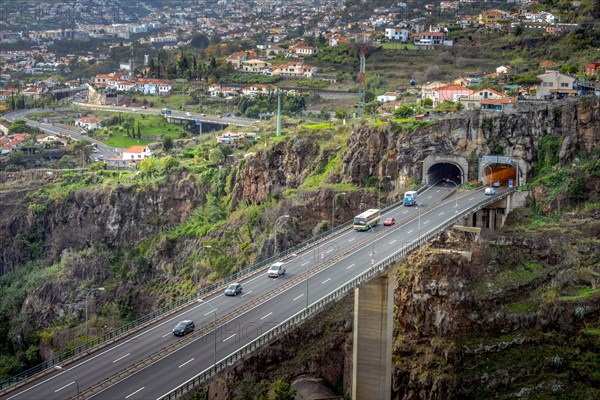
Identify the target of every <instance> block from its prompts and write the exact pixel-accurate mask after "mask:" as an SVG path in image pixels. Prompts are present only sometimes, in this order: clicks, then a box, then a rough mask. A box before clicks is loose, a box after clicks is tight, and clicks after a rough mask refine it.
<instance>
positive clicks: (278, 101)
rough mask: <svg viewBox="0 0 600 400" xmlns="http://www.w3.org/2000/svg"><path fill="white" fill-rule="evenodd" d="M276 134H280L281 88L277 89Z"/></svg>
mask: <svg viewBox="0 0 600 400" xmlns="http://www.w3.org/2000/svg"><path fill="white" fill-rule="evenodd" d="M277 136H281V89H279V90H277Z"/></svg>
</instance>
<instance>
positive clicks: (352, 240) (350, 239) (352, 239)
mask: <svg viewBox="0 0 600 400" xmlns="http://www.w3.org/2000/svg"><path fill="white" fill-rule="evenodd" d="M354 239H356V238H355V237H353V238H352V239H349V240H348V243H350V242H351V241H353V240H354Z"/></svg>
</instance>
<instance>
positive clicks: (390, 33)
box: [385, 28, 409, 42]
mask: <svg viewBox="0 0 600 400" xmlns="http://www.w3.org/2000/svg"><path fill="white" fill-rule="evenodd" d="M408 33H409V32H408V29H404V28H386V29H385V37H386V38H387V39H389V40H400V41H401V42H407V41H408Z"/></svg>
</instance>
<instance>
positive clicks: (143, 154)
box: [123, 146, 152, 161]
mask: <svg viewBox="0 0 600 400" xmlns="http://www.w3.org/2000/svg"><path fill="white" fill-rule="evenodd" d="M150 156H152V152H151V151H150V147H148V146H131V147H130V148H128V149H127V150H123V160H124V161H140V160H143V159H145V158H148V157H150Z"/></svg>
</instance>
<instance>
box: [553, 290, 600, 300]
mask: <svg viewBox="0 0 600 400" xmlns="http://www.w3.org/2000/svg"><path fill="white" fill-rule="evenodd" d="M596 293H600V288H596V289H594V288H591V287H587V288H582V289H579V290H577V292H576V293H575V294H574V295H570V296H559V297H558V299H559V300H563V301H575V300H584V299H587V298H588V297H590V296H592V295H595V294H596Z"/></svg>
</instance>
